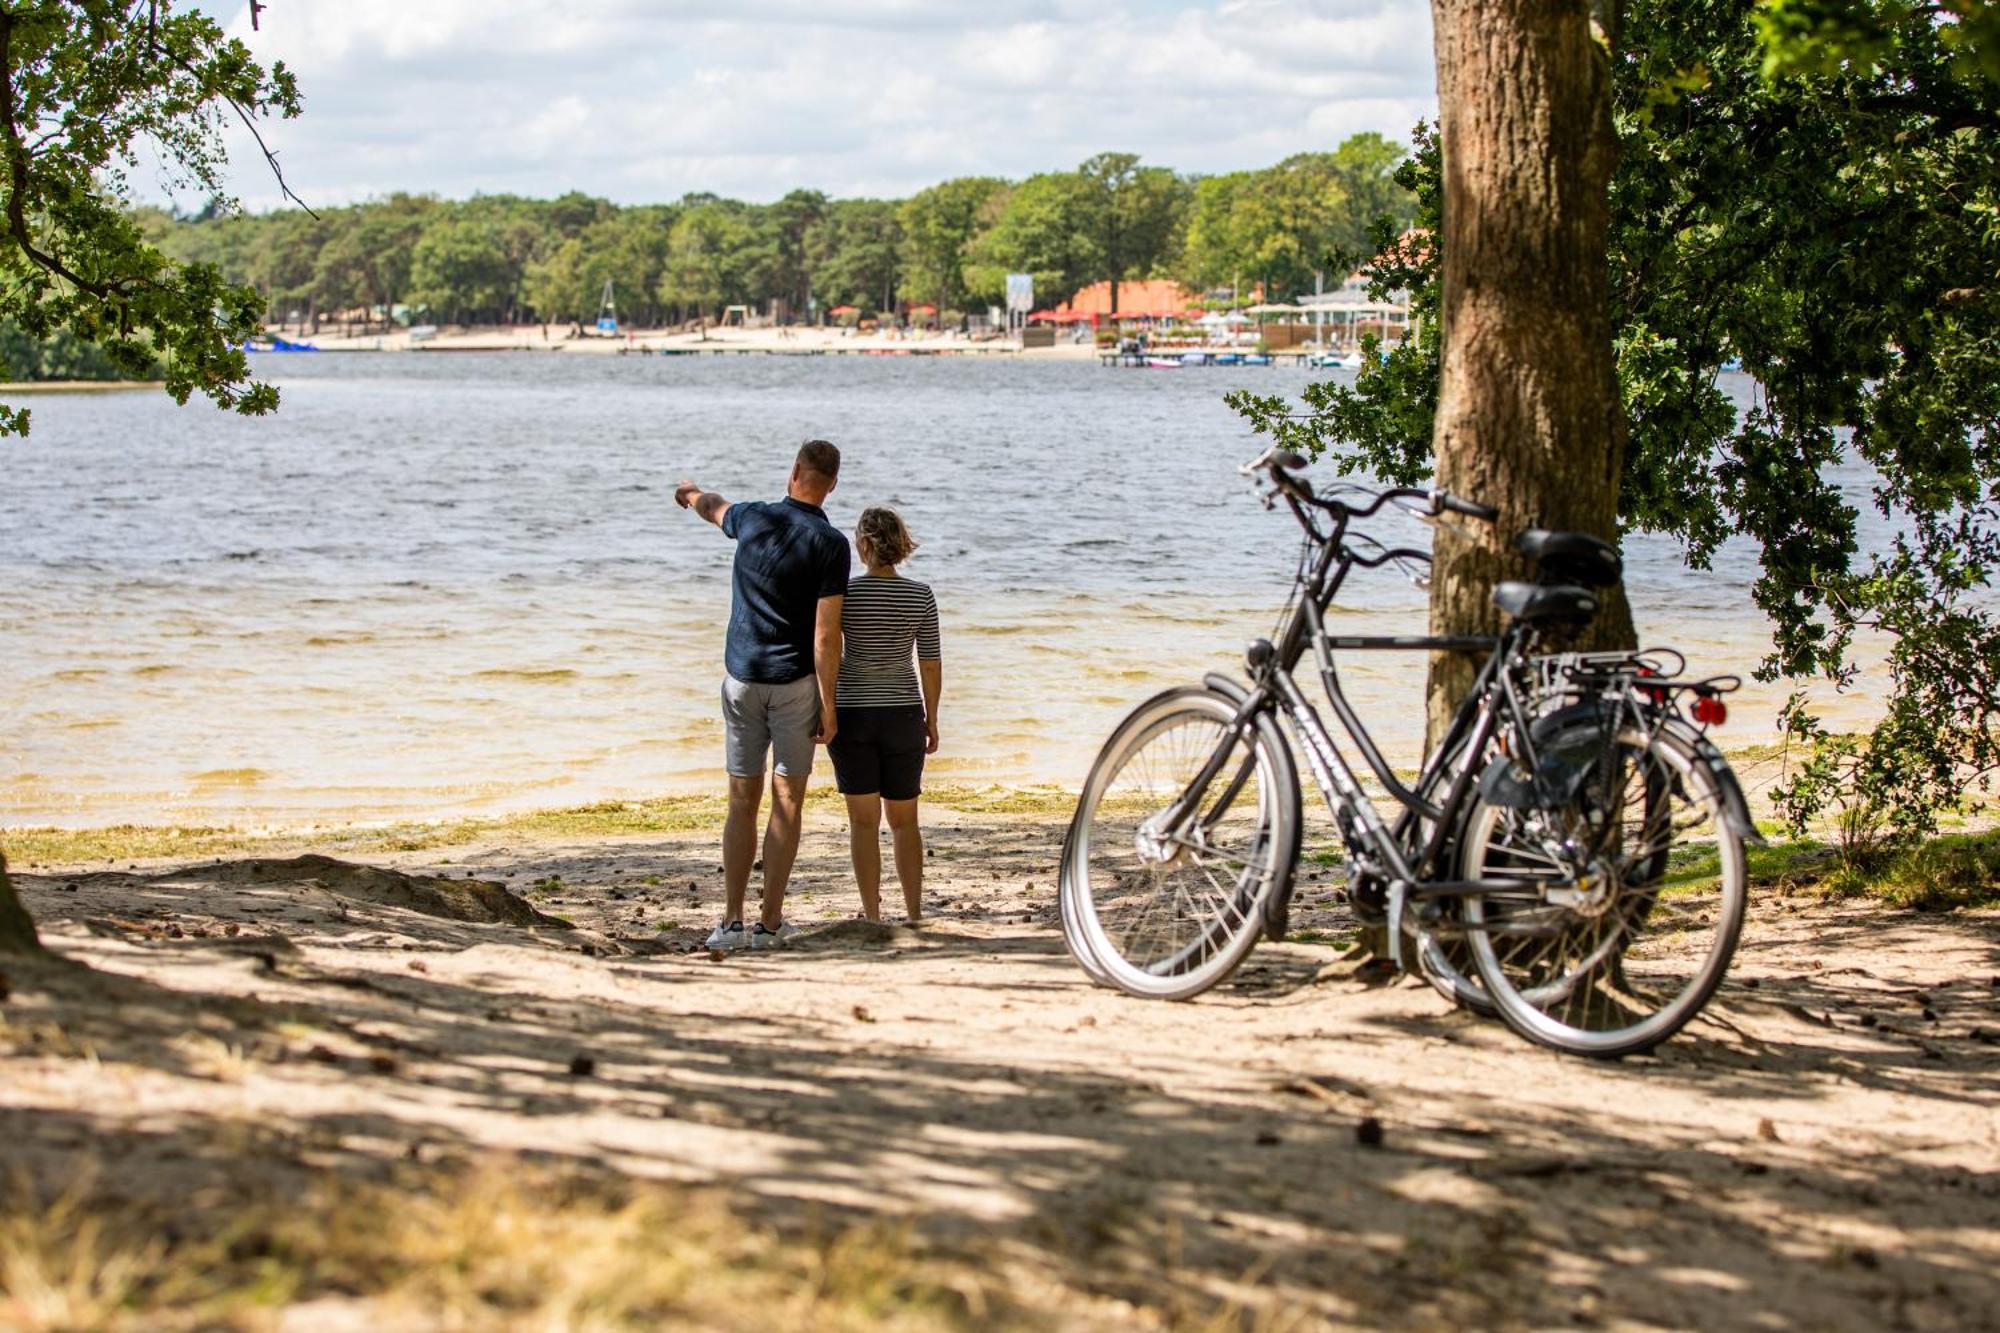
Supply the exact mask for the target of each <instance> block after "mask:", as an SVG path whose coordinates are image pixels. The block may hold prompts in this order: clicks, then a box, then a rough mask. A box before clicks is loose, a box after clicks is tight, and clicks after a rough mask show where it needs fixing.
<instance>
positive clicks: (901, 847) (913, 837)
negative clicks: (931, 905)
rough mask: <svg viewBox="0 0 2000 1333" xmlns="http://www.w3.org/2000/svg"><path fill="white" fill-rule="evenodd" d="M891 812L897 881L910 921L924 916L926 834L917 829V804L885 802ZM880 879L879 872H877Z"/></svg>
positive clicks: (911, 801) (910, 800)
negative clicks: (900, 882) (900, 885)
mask: <svg viewBox="0 0 2000 1333" xmlns="http://www.w3.org/2000/svg"><path fill="white" fill-rule="evenodd" d="M882 804H884V805H886V806H887V807H888V808H889V832H890V836H891V837H893V838H894V839H895V841H896V878H897V879H899V880H901V881H902V882H903V906H904V907H905V908H906V909H907V910H908V911H909V913H910V920H911V921H912V922H917V921H921V920H923V916H924V831H923V830H922V829H921V828H919V827H917V800H916V798H915V797H914V796H913V797H911V798H910V799H909V800H907V801H884V802H883V803H882ZM877 878H878V879H879V878H880V871H879V870H878V871H877Z"/></svg>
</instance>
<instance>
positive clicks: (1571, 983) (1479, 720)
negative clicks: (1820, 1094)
mask: <svg viewBox="0 0 2000 1333" xmlns="http://www.w3.org/2000/svg"><path fill="white" fill-rule="evenodd" d="M1303 467H1304V460H1303V459H1301V458H1299V457H1298V456H1297V455H1295V454H1289V453H1284V452H1281V451H1277V450H1272V451H1270V452H1267V453H1266V454H1264V455H1263V456H1262V457H1260V458H1258V459H1256V460H1255V461H1253V462H1252V463H1250V464H1249V465H1247V466H1246V467H1245V468H1244V469H1243V471H1244V472H1245V473H1246V474H1248V475H1250V476H1252V477H1254V478H1256V479H1258V483H1259V485H1260V487H1261V488H1263V489H1262V498H1263V500H1264V503H1265V505H1266V507H1267V508H1268V507H1274V506H1275V505H1276V504H1277V503H1278V502H1279V501H1282V502H1283V503H1284V504H1285V505H1286V506H1287V507H1289V508H1290V510H1291V512H1292V514H1293V515H1294V517H1296V518H1297V519H1298V521H1299V524H1300V526H1301V527H1302V528H1303V530H1304V537H1303V540H1302V543H1301V547H1300V553H1299V560H1298V567H1297V571H1296V573H1295V576H1294V579H1293V588H1292V596H1291V598H1290V599H1289V600H1288V601H1287V603H1286V606H1285V609H1284V611H1283V612H1282V613H1281V614H1280V617H1279V628H1278V631H1277V635H1276V640H1275V642H1274V641H1273V640H1271V639H1258V640H1257V641H1255V642H1254V643H1252V644H1251V645H1250V647H1249V650H1248V652H1247V654H1246V664H1247V667H1248V670H1249V677H1250V679H1249V684H1248V686H1247V687H1246V686H1245V685H1243V684H1241V683H1239V682H1237V681H1235V680H1233V679H1231V678H1229V677H1227V676H1223V675H1219V674H1216V675H1209V676H1208V677H1206V678H1205V679H1204V681H1203V683H1202V684H1201V685H1198V686H1186V687H1182V688H1179V689H1172V690H1168V691H1166V692H1164V693H1162V694H1159V695H1155V696H1154V697H1153V698H1151V699H1148V700H1147V701H1146V702H1145V703H1143V704H1141V705H1139V707H1138V708H1136V709H1134V710H1133V712H1132V713H1131V714H1130V715H1129V716H1128V717H1127V718H1126V719H1125V720H1124V722H1122V723H1121V724H1120V725H1119V727H1118V728H1117V730H1115V731H1114V732H1113V733H1112V735H1111V737H1110V739H1109V740H1107V741H1106V742H1105V744H1104V748H1103V750H1102V751H1101V752H1100V753H1099V755H1098V757H1097V761H1096V763H1095V764H1094V765H1093V766H1092V768H1091V771H1090V776H1089V778H1088V779H1087V780H1086V782H1085V784H1084V788H1083V793H1082V796H1081V798H1080V799H1079V801H1078V803H1077V809H1076V814H1075V816H1074V818H1073V819H1072V820H1071V822H1070V828H1069V834H1068V837H1067V839H1066V841H1065V844H1064V848H1063V859H1062V868H1061V879H1060V885H1061V894H1060V901H1061V907H1062V920H1063V931H1064V937H1065V939H1066V940H1067V941H1068V944H1069V947H1070V951H1071V953H1072V954H1073V955H1074V956H1075V958H1076V960H1077V962H1078V963H1079V964H1080V965H1081V966H1082V967H1083V969H1084V970H1085V971H1086V972H1087V973H1088V974H1089V975H1090V976H1091V977H1092V978H1093V979H1095V980H1097V981H1099V982H1101V983H1104V984H1108V985H1112V986H1116V987H1118V988H1120V989H1122V990H1125V991H1127V992H1129V993H1131V994H1134V995H1141V996H1149V997H1155V998H1161V999H1187V998H1190V997H1192V996H1195V995H1198V994H1200V993H1202V992H1203V991H1205V990H1207V989H1209V988H1210V987H1211V986H1214V985H1215V984H1216V983H1217V982H1219V981H1221V980H1222V979H1223V978H1225V977H1227V976H1228V975H1229V974H1230V973H1231V972H1232V971H1234V970H1235V968H1236V967H1237V965H1238V964H1239V963H1241V962H1242V961H1243V959H1244V957H1246V956H1247V955H1248V954H1249V952H1250V950H1251V949H1252V948H1253V947H1254V946H1255V944H1256V941H1257V937H1258V935H1259V934H1268V935H1270V936H1271V937H1272V938H1273V939H1281V938H1283V936H1284V933H1285V930H1286V921H1287V916H1288V912H1289V905H1290V900H1291V891H1292V880H1293V875H1294V872H1295V870H1296V867H1297V863H1298V856H1299V846H1300V835H1301V828H1302V822H1303V812H1302V809H1301V790H1300V783H1299V775H1298V767H1297V764H1296V763H1295V762H1294V759H1293V754H1292V748H1291V745H1290V744H1289V743H1288V741H1287V736H1286V724H1289V727H1290V730H1291V733H1292V734H1293V735H1295V736H1296V737H1297V738H1298V740H1299V742H1300V744H1301V745H1302V746H1303V748H1304V752H1305V759H1306V763H1307V765H1308V767H1310V768H1311V770H1312V772H1313V776H1314V778H1315V779H1316V780H1317V782H1318V785H1319V788H1320V790H1321V792H1322V794H1323V795H1324V797H1325V799H1326V802H1327V806H1328V808H1329V810H1330V811H1331V813H1332V815H1333V818H1334V821H1335V824H1336V826H1337V827H1338V829H1339V831H1340V834H1341V837H1342V840H1343V842H1344V844H1345V846H1346V851H1347V857H1348V882H1347V894H1348V898H1349V902H1350V904H1351V905H1352V907H1353V908H1354V910H1355V912H1356V913H1357V914H1358V915H1359V916H1361V917H1362V918H1363V919H1365V920H1371V921H1375V922H1378V923H1381V924H1383V925H1384V926H1386V934H1387V939H1388V945H1389V952H1390V956H1391V958H1392V959H1393V961H1395V962H1396V963H1397V964H1398V965H1399V966H1402V967H1405V968H1406V969H1413V970H1415V971H1417V972H1419V973H1420V974H1421V975H1423V976H1424V977H1425V978H1426V979H1427V980H1429V981H1430V982H1431V984H1432V985H1434V986H1435V987H1437V988H1438V989H1439V990H1440V991H1441V992H1443V993H1444V994H1445V995H1447V996H1449V997H1450V998H1451V999H1453V1000H1454V1001H1455V1002H1457V1003H1460V1004H1464V1005H1468V1006H1470V1007H1472V1008H1475V1009H1478V1010H1480V1011H1481V1012H1485V1013H1497V1014H1498V1015H1499V1016H1500V1017H1501V1018H1502V1019H1504V1020H1505V1021H1506V1022H1507V1023H1508V1025H1509V1026H1511V1027H1513V1028H1514V1029H1515V1030H1516V1031H1518V1032H1520V1033H1522V1034H1523V1035H1525V1036H1527V1037H1529V1038H1531V1039H1532V1040H1534V1041H1537V1042H1541V1043H1543V1044H1545V1045H1548V1046H1552V1047H1555V1048H1557V1049H1560V1050H1565V1051H1572V1052H1577V1053H1581V1054H1588V1055H1596V1056H1607V1057H1609V1056H1619V1055H1627V1054H1631V1053H1634V1052H1637V1051H1643V1050H1646V1049H1648V1048H1650V1047H1652V1046H1654V1045H1656V1044H1658V1043H1659V1042H1661V1041H1664V1040H1665V1039H1666V1038H1668V1037H1670V1036H1672V1035H1673V1034H1674V1033H1675V1032H1677V1031H1678V1030H1679V1029H1680V1028H1681V1026H1682V1025H1683V1024H1685V1023H1686V1022H1687V1021H1688V1020H1689V1019H1690V1018H1692V1017H1693V1016H1694V1015H1695V1014H1696V1013H1697V1012H1699V1010H1700V1009H1701V1007H1702V1005H1703V1004H1704V1003H1706V1002H1707V1000H1708V998H1709V996H1710V995H1711V994H1713V993H1714V991H1715V988H1716V987H1717V986H1718V985H1719V984H1720V983H1721V980H1722V977H1723V974H1724V972H1725V971H1726V970H1727V968H1728V966H1729V960H1730V957H1731V955H1732V954H1733V953H1734V951H1735V948H1736V941H1737V937H1738V935H1739V934H1740V933H1741V930H1742V925H1743V913H1744V908H1745V900H1746V888H1745V881H1746V874H1745V863H1744V851H1743V847H1744V842H1745V840H1746V839H1747V840H1758V839H1759V835H1758V833H1757V830H1756V827H1755V825H1754V824H1753V823H1752V821H1751V819H1750V815H1749V810H1748V806H1747V804H1746V803H1745V801H1744V799H1743V794H1742V790H1741V788H1740V787H1739V786H1738V784H1737V782H1736V779H1735V776H1734V774H1733V773H1732V772H1731V771H1730V768H1729V765H1728V763H1727V762H1726V761H1725V760H1724V759H1723V757H1722V754H1721V752H1720V751H1719V750H1718V749H1717V748H1716V747H1715V745H1714V743H1713V742H1712V741H1711V740H1710V739H1709V738H1708V735H1707V728H1708V726H1709V725H1711V724H1713V723H1715V722H1719V721H1721V720H1722V718H1723V717H1724V716H1726V707H1725V705H1724V704H1723V702H1722V696H1723V695H1724V694H1726V693H1728V692H1729V691H1731V690H1733V689H1735V688H1736V687H1737V686H1738V685H1740V683H1741V682H1740V681H1738V680H1737V679H1736V678H1734V677H1713V678H1709V679H1704V680H1693V679H1687V678H1685V677H1684V672H1685V662H1684V660H1683V659H1682V658H1681V657H1680V655H1679V654H1677V653H1674V652H1673V651H1672V650H1667V649H1656V650H1650V651H1648V652H1645V653H1609V654H1583V653H1548V652H1538V650H1539V649H1543V648H1546V647H1549V646H1551V640H1553V639H1556V638H1559V637H1560V636H1561V635H1563V634H1565V633H1568V632H1571V631H1573V630H1575V629H1576V628H1578V627H1580V626H1582V625H1584V624H1587V623H1588V622H1589V620H1590V619H1591V618H1592V617H1593V616H1594V615H1595V614H1596V612H1597V608H1598V599H1597V595H1596V593H1595V592H1594V591H1593V589H1598V588H1604V587H1609V586H1611V585H1613V584H1615V583H1617V582H1618V581H1619V579H1620V578H1621V577H1622V575H1623V566H1622V563H1621V562H1620V559H1619V556H1618V553H1617V551H1616V550H1615V549H1614V548H1612V547H1611V546H1609V545H1607V544H1606V543H1604V542H1602V541H1599V540H1597V539H1595V538H1593V537H1590V536H1587V535H1585V534H1581V533H1567V532H1548V531H1542V530H1533V531H1529V532H1526V533H1523V534H1522V535H1521V536H1520V538H1519V539H1518V541H1517V543H1516V545H1517V547H1518V549H1519V550H1521V551H1522V552H1523V553H1524V554H1525V555H1526V556H1528V557H1529V558H1530V559H1531V560H1532V561H1533V562H1534V563H1535V565H1536V567H1537V569H1538V570H1539V579H1538V581H1537V582H1536V583H1532V584H1530V583H1502V584H1501V585H1500V586H1499V587H1498V588H1497V589H1496V590H1495V592H1494V601H1495V602H1496V604H1497V605H1498V606H1499V608H1500V609H1501V611H1502V612H1503V613H1505V615H1506V617H1507V621H1506V626H1505V628H1504V629H1503V630H1502V631H1501V633H1499V634H1498V635H1496V636H1491V637H1488V636H1476V635H1467V636H1370V635H1346V634H1339V633H1334V632H1331V631H1329V629H1328V628H1327V625H1326V613H1327V611H1328V609H1329V608H1330V607H1331V606H1332V604H1333V602H1334V599H1335V598H1336V597H1337V596H1338V594H1339V592H1340V590H1341V587H1342V585H1343V584H1344V583H1345V582H1346V580H1347V577H1348V575H1349V574H1350V573H1352V572H1353V571H1354V570H1356V569H1372V568H1380V567H1383V566H1395V567H1398V568H1401V569H1402V570H1403V571H1404V572H1406V573H1408V574H1410V575H1411V576H1412V577H1414V578H1416V579H1417V580H1418V581H1419V582H1420V583H1422V582H1426V581H1427V579H1426V576H1427V572H1428V566H1429V562H1430V556H1429V553H1428V552H1425V551H1421V550H1417V549H1414V548H1409V547H1392V546H1386V545H1383V544H1382V543H1380V542H1377V541H1375V540H1374V539H1373V538H1370V537H1367V536H1364V535H1362V534H1360V533H1358V532H1355V531H1353V530H1352V529H1351V526H1350V525H1351V524H1352V522H1353V521H1354V520H1356V519H1366V518H1369V517H1371V516H1373V515H1376V514H1378V513H1380V512H1382V511H1383V510H1384V509H1385V508H1386V507H1390V506H1395V507H1398V508H1400V509H1402V510H1404V511H1407V512H1409V513H1410V514H1413V515H1414V516H1416V517H1419V518H1422V519H1425V520H1427V521H1438V520H1441V519H1443V518H1444V516H1446V515H1452V516H1456V517H1459V518H1467V519H1475V520H1480V521H1484V522H1488V523H1490V522H1493V521H1495V520H1497V519H1498V518H1499V513H1498V511H1497V510H1494V509H1492V508H1490V507H1488V506H1485V505H1481V504H1477V503H1474V502H1472V501H1469V500H1465V499H1462V498H1460V497H1458V496H1454V495H1450V494H1448V493H1446V492H1444V491H1441V490H1423V489H1416V488H1410V487H1392V488H1388V489H1381V490H1371V489H1367V488H1363V487H1359V486H1355V485H1352V484H1341V485H1339V486H1337V487H1334V488H1330V489H1329V490H1328V491H1327V492H1326V493H1324V494H1319V493H1315V491H1314V489H1313V487H1312V486H1311V484H1310V483H1309V482H1308V481H1307V479H1306V478H1305V477H1304V476H1303V475H1301V469H1302V468H1303ZM1308 650H1310V651H1311V652H1312V653H1313V654H1314V656H1315V658H1316V660H1317V664H1318V668H1319V674H1320V680H1321V683H1322V685H1323V686H1324V689H1325V693H1326V698H1327V702H1328V704H1329V705H1330V706H1331V708H1332V710H1333V713H1334V716H1335V717H1336V719H1337V720H1338V721H1339V723H1340V726H1341V730H1342V732H1343V733H1344V734H1345V735H1346V737H1347V739H1348V741H1349V742H1350V743H1351V744H1352V746H1353V747H1354V748H1355V750H1356V751H1357V752H1358V753H1359V755H1360V756H1361V759H1362V760H1363V762H1364V763H1365V764H1366V767H1367V770H1368V772H1369V773H1370V774H1371V775H1372V777H1373V780H1374V782H1375V784H1376V785H1377V787H1378V789H1379V796H1378V797H1371V795H1370V793H1369V792H1368V791H1367V790H1365V789H1364V788H1363V786H1362V781H1361V779H1360V778H1359V777H1358V776H1357V775H1356V773H1355V770H1354V769H1353V768H1352V767H1351V766H1350V764H1349V762H1348V760H1347V758H1346V756H1345V754H1344V753H1343V751H1342V749H1341V748H1340V747H1339V746H1338V745H1336V744H1335V742H1334V740H1333V737H1332V735H1331V734H1330V733H1329V732H1328V730H1327V727H1326V724H1325V723H1324V722H1323V721H1322V720H1321V717H1320V714H1319V711H1318V710H1317V709H1316V708H1315V707H1314V705H1313V703H1312V702H1311V701H1310V700H1309V699H1308V698H1307V697H1306V695H1305V693H1304V692H1303V691H1302V690H1301V689H1300V687H1299V685H1298V683H1297V681H1295V680H1294V679H1293V670H1294V668H1295V667H1296V666H1297V665H1298V664H1299V662H1300V661H1301V659H1302V658H1303V657H1304V655H1305V654H1306V652H1307V651H1308ZM1350 651H1359V652H1368V651H1402V652H1411V651H1418V652H1437V651H1444V652H1464V653H1478V654H1481V655H1483V662H1482V665H1481V667H1480V669H1479V672H1478V675H1477V677H1476V678H1475V680H1474V683H1473V685H1472V688H1471V690H1470V691H1469V692H1468V693H1467V695H1466V697H1465V698H1464V700H1463V701H1462V702H1461V703H1460V705H1459V707H1458V709H1457V712H1456V714H1455V715H1454V717H1453V720H1452V722H1451V724H1450V726H1449V727H1448V728H1447V730H1446V732H1445V735H1444V736H1443V738H1442V739H1441V741H1440V742H1439V743H1438V744H1437V745H1436V746H1435V747H1434V748H1433V750H1432V752H1431V755H1430V757H1429V758H1428V759H1427V760H1426V762H1425V764H1424V766H1423V768H1422V769H1421V770H1420V772H1419V774H1418V776H1417V778H1416V780H1415V782H1414V783H1412V784H1407V785H1406V784H1405V783H1404V782H1402V781H1401V780H1399V778H1398V777H1397V775H1396V774H1395V772H1394V771H1393V770H1392V768H1391V766H1390V764H1389V762H1388V761H1387V760H1386V759H1385V758H1384V757H1383V755H1382V752H1381V750H1380V749H1379V748H1378V747H1377V746H1376V744H1375V742H1374V741H1373V740H1372V739H1371V738H1370V736H1369V734H1368V731H1367V729H1366V728H1365V727H1364V726H1363V724H1362V721H1361V719H1360V718H1359V717H1358V716H1357V715H1356V713H1355V711H1354V708H1353V706H1352V705H1351V704H1350V703H1349V701H1348V699H1347V697H1346V695H1345V694H1344V693H1343V692H1342V689H1341V685H1340V678H1339V675H1338V673H1337V671H1336V669H1335V665H1334V654H1335V653H1336V652H1350ZM1378 799H1379V801H1380V802H1381V804H1382V806H1383V809H1380V810H1378ZM1385 811H1386V813H1387V814H1388V816H1389V817H1388V818H1385V817H1384V816H1385Z"/></svg>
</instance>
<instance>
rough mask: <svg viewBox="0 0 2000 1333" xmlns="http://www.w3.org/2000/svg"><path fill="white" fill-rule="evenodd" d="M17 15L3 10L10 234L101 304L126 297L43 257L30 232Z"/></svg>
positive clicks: (2, 110)
mask: <svg viewBox="0 0 2000 1333" xmlns="http://www.w3.org/2000/svg"><path fill="white" fill-rule="evenodd" d="M13 41H14V15H13V12H12V11H11V10H6V9H0V119H4V120H5V122H6V125H5V131H4V132H5V134H6V150H7V171H8V182H9V188H8V191H7V231H8V234H9V235H11V236H12V237H13V238H14V241H15V243H16V244H17V245H19V246H20V247H21V252H22V253H23V254H25V255H27V256H28V258H29V259H32V260H33V261H34V262H35V263H36V264H38V265H40V266H41V267H42V268H44V269H46V270H48V271H49V272H50V273H54V274H56V275H57V276H58V277H62V278H66V279H68V280H69V281H70V282H72V283H74V284H75V285H76V287H77V288H78V290H80V291H86V292H89V293H90V294H91V295H92V296H95V297H97V298H98V299H99V300H101V301H105V300H112V299H114V298H118V297H122V296H124V294H125V292H124V288H123V286H122V285H119V284H112V285H106V284H104V283H98V282H92V281H90V280H89V279H88V278H85V277H83V276H82V275H81V274H78V273H75V272H73V271H72V270H71V269H70V267H69V266H68V265H67V264H65V263H63V262H62V260H60V259H58V258H56V257H55V256H54V255H51V254H44V253H42V251H41V250H39V249H38V248H36V246H35V238H34V236H33V235H32V234H31V233H30V232H29V230H28V211H27V209H28V204H27V200H28V156H27V151H26V150H25V149H24V148H23V147H22V145H21V134H20V128H19V127H18V126H17V125H16V124H15V123H14V122H15V118H16V116H17V115H18V114H19V107H18V106H17V105H16V103H15V94H14V54H13Z"/></svg>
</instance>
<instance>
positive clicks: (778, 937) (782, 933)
mask: <svg viewBox="0 0 2000 1333" xmlns="http://www.w3.org/2000/svg"><path fill="white" fill-rule="evenodd" d="M798 933H799V928H798V927H797V926H795V925H793V924H792V923H791V922H789V921H780V922H779V923H778V928H777V929H776V930H769V929H766V927H765V925H764V923H763V922H762V921H759V922H758V923H757V924H756V925H755V926H752V927H751V928H750V947H751V948H753V949H782V948H784V947H785V944H786V942H787V941H789V940H790V939H791V938H792V936H794V935H796V934H798Z"/></svg>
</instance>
